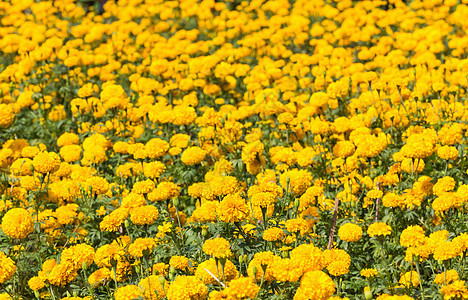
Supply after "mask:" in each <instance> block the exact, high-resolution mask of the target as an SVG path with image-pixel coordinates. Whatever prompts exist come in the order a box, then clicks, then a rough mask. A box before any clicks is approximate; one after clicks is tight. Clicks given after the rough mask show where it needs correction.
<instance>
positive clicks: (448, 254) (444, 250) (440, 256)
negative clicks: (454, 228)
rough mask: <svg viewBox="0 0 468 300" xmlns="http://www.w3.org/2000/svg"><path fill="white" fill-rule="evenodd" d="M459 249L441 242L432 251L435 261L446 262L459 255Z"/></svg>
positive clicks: (449, 243) (455, 245) (448, 243)
mask: <svg viewBox="0 0 468 300" xmlns="http://www.w3.org/2000/svg"><path fill="white" fill-rule="evenodd" d="M460 252H461V251H460V249H459V248H458V247H457V244H455V243H453V242H448V241H446V242H442V243H440V244H438V245H436V247H435V250H434V259H435V260H448V259H452V258H454V257H456V256H458V255H460V254H461V253H460Z"/></svg>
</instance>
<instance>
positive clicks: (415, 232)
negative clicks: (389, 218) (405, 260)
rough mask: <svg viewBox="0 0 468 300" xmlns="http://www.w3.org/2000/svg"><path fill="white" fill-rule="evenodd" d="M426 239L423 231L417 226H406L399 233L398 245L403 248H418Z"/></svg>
mask: <svg viewBox="0 0 468 300" xmlns="http://www.w3.org/2000/svg"><path fill="white" fill-rule="evenodd" d="M425 238H426V236H425V234H424V230H423V229H422V227H421V226H419V225H414V226H408V227H406V229H405V230H403V231H402V232H401V235H400V244H401V245H402V246H403V247H411V246H418V245H419V244H421V243H423V242H424V239H425Z"/></svg>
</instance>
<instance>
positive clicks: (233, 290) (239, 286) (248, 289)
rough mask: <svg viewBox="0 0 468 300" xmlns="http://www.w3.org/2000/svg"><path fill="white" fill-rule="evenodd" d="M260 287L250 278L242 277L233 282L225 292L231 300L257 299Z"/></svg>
mask: <svg viewBox="0 0 468 300" xmlns="http://www.w3.org/2000/svg"><path fill="white" fill-rule="evenodd" d="M259 291H260V287H259V286H258V285H256V284H255V283H253V282H252V278H250V277H240V278H236V279H233V280H231V281H230V282H229V283H228V287H227V289H226V290H225V293H226V295H227V296H228V297H229V298H230V299H236V300H237V299H239V300H240V299H255V297H256V296H257V294H258V292H259Z"/></svg>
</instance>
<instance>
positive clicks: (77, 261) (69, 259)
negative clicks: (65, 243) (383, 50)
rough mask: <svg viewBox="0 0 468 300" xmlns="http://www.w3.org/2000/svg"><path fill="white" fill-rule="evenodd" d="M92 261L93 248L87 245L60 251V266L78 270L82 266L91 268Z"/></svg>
mask: <svg viewBox="0 0 468 300" xmlns="http://www.w3.org/2000/svg"><path fill="white" fill-rule="evenodd" d="M93 261H94V248H93V247H92V246H90V245H88V244H78V245H74V246H71V247H69V248H67V249H65V250H63V251H62V255H61V260H60V264H65V265H67V266H68V267H69V268H73V269H75V270H79V269H81V268H82V266H83V264H86V266H91V264H92V263H93Z"/></svg>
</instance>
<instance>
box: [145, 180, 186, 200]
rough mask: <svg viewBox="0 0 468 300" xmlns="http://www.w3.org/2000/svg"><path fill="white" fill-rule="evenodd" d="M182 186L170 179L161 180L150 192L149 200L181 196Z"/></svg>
mask: <svg viewBox="0 0 468 300" xmlns="http://www.w3.org/2000/svg"><path fill="white" fill-rule="evenodd" d="M179 194H180V187H179V186H178V185H177V184H175V183H173V182H169V181H164V182H160V183H159V184H158V186H157V187H156V188H155V189H154V190H153V191H152V192H150V193H148V200H150V201H151V202H158V201H165V200H168V199H171V198H174V197H177V196H179Z"/></svg>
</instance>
